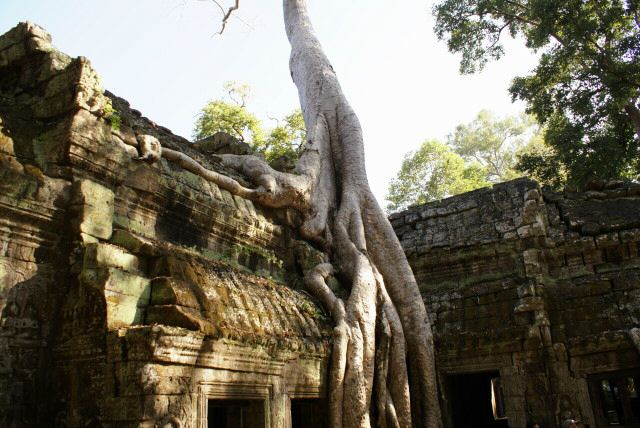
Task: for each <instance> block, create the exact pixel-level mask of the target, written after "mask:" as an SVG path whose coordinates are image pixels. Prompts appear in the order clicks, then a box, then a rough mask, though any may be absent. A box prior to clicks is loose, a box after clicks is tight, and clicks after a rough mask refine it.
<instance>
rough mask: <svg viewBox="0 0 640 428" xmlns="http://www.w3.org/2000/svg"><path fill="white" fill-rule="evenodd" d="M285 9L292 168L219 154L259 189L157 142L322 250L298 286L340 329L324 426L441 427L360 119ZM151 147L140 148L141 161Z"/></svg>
mask: <svg viewBox="0 0 640 428" xmlns="http://www.w3.org/2000/svg"><path fill="white" fill-rule="evenodd" d="M236 4H237V3H236ZM283 6H284V21H285V28H286V33H287V37H288V39H289V42H290V44H291V57H290V70H291V76H292V78H293V81H294V83H295V85H296V86H297V88H298V94H299V98H300V105H301V107H302V112H303V116H304V119H305V125H306V128H307V142H306V145H305V148H304V150H303V152H302V154H301V156H300V159H299V161H298V164H297V165H296V169H295V170H294V172H293V173H291V174H289V173H282V172H278V171H275V170H273V169H272V168H271V167H269V165H267V164H266V163H265V162H264V161H263V160H261V159H259V158H256V157H253V156H236V155H222V156H221V159H222V162H223V164H224V165H225V166H227V167H231V168H234V169H236V170H237V171H239V172H241V173H243V174H244V175H246V176H247V177H248V178H249V179H250V180H251V181H252V182H253V183H255V185H256V187H255V188H246V187H244V186H242V185H240V184H239V183H238V182H237V181H235V180H233V179H231V178H229V177H226V176H224V175H221V174H219V173H217V172H215V171H210V170H207V169H205V168H204V167H202V166H201V165H199V164H198V163H197V162H196V161H194V160H193V159H192V158H190V157H188V156H186V155H184V154H182V153H180V152H177V151H173V150H170V149H165V148H160V150H161V155H162V156H163V157H165V158H167V159H168V160H171V161H174V162H177V163H179V164H180V165H181V166H182V167H183V168H185V169H187V170H189V171H192V172H194V173H195V174H198V175H200V176H202V177H204V178H205V179H207V180H210V181H212V182H215V183H216V184H218V185H219V186H220V187H222V188H224V189H227V190H229V191H231V192H233V193H235V194H237V195H240V196H242V197H245V198H249V199H252V200H254V201H256V202H258V203H261V204H263V205H266V206H270V207H283V206H287V207H293V208H295V209H297V210H298V211H300V212H301V213H302V214H303V216H304V219H305V220H304V224H303V225H302V227H301V233H302V235H303V236H304V237H305V238H307V239H309V240H311V241H313V242H315V243H316V244H317V245H319V246H321V247H322V248H323V250H324V251H325V253H326V254H327V262H326V263H323V264H321V265H319V266H317V267H315V268H314V269H312V270H311V271H310V272H308V273H307V275H306V278H305V284H306V286H307V287H308V289H309V290H310V291H311V292H312V293H313V294H314V295H315V296H316V297H317V298H318V299H319V300H320V301H321V302H322V304H323V305H324V306H325V307H326V309H327V310H328V311H330V313H331V315H332V317H333V319H334V321H335V325H336V326H335V329H334V343H333V351H332V356H331V361H330V368H329V379H328V381H329V394H328V395H329V397H328V398H329V406H330V419H331V426H332V427H334V428H340V427H346V428H358V427H362V428H369V427H372V426H376V427H385V428H386V427H403V428H404V427H411V426H414V427H426V428H438V427H441V426H442V422H441V415H440V407H439V402H438V394H437V381H436V370H435V355H434V346H433V336H432V331H431V325H430V321H429V318H428V316H427V312H426V309H425V306H424V303H423V301H422V297H421V295H420V292H419V290H418V286H417V283H416V281H415V278H414V276H413V273H412V271H411V268H410V266H409V263H408V262H407V259H406V257H405V254H404V251H403V249H402V247H401V246H400V243H399V242H398V239H397V237H396V235H395V233H394V231H393V229H392V227H391V225H390V224H389V222H388V220H387V218H386V216H385V214H384V212H383V210H382V209H381V208H380V207H379V205H378V203H377V201H376V199H375V197H374V196H373V193H372V192H371V190H370V188H369V184H368V181H367V175H366V171H365V162H364V146H363V137H362V130H361V127H360V123H359V121H358V118H357V116H356V114H355V113H354V111H353V109H352V108H351V106H350V105H349V103H348V102H347V100H346V98H345V96H344V94H343V93H342V90H341V88H340V84H339V82H338V79H337V77H336V73H335V72H334V70H333V67H332V66H331V63H330V62H329V60H328V59H327V57H326V56H325V54H324V52H323V50H322V47H321V45H320V42H319V41H318V39H317V38H316V36H315V34H314V31H313V29H312V26H311V22H310V20H309V17H308V15H307V10H306V5H305V1H304V0H284V2H283ZM227 18H228V17H227ZM147 146H149V145H148V144H146V145H145V147H147ZM141 147H142V145H141ZM157 155H158V154H153V153H143V156H144V157H145V158H146V159H155V158H156V157H158V156H157ZM333 274H336V275H337V276H338V277H339V278H340V279H341V280H342V281H344V282H348V288H350V295H349V297H348V299H347V300H346V301H342V300H341V299H339V298H337V297H336V296H335V295H334V293H333V292H332V291H331V290H330V289H329V287H328V286H327V283H326V280H327V278H328V277H329V276H330V275H333Z"/></svg>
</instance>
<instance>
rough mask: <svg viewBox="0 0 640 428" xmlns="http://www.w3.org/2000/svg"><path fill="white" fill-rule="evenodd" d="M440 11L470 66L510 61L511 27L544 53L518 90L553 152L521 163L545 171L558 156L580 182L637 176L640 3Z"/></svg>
mask: <svg viewBox="0 0 640 428" xmlns="http://www.w3.org/2000/svg"><path fill="white" fill-rule="evenodd" d="M434 14H435V16H436V26H435V31H436V34H437V35H438V37H439V38H440V39H444V40H446V41H447V44H448V47H449V50H451V51H452V52H455V53H459V54H461V55H462V58H461V62H460V70H461V72H463V73H473V72H475V71H478V70H481V69H482V68H483V67H484V66H485V65H486V63H487V62H488V61H490V60H493V59H498V58H500V57H501V56H502V55H503V54H504V47H503V45H502V43H501V42H502V38H503V36H504V34H505V33H508V34H509V35H511V36H513V37H519V38H522V39H523V40H524V42H525V43H526V46H527V47H529V48H531V49H533V50H534V51H537V52H540V53H541V56H540V62H539V64H538V66H537V67H536V68H535V70H533V72H532V73H531V74H530V75H528V76H524V77H516V78H515V79H514V81H513V83H512V86H511V88H510V92H511V94H512V96H513V98H514V99H521V100H524V101H525V102H527V105H528V107H527V111H528V112H529V113H531V114H533V115H534V116H535V117H536V119H537V120H538V121H539V122H540V123H541V124H543V125H544V128H545V134H544V138H545V141H546V143H547V145H548V146H549V148H550V150H548V151H547V152H546V154H545V156H530V157H527V158H525V161H523V162H521V163H520V164H519V165H520V167H521V168H527V172H529V173H534V174H535V173H536V171H537V172H540V171H541V170H542V169H545V168H546V165H545V164H544V163H545V162H547V163H551V164H553V165H554V168H565V169H566V171H567V173H568V179H569V181H570V182H573V183H575V184H582V183H585V182H586V181H589V180H590V179H593V178H618V177H636V176H637V174H638V172H639V171H640V170H639V168H638V154H639V138H638V137H640V110H639V109H638V101H639V99H640V20H639V16H638V1H637V0H627V1H623V0H604V1H603V0H443V1H441V2H439V3H438V4H436V6H435V7H434ZM636 134H637V135H636ZM547 169H548V168H547ZM547 172H549V171H547Z"/></svg>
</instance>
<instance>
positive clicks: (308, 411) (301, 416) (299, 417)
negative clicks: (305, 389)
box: [291, 398, 329, 428]
mask: <svg viewBox="0 0 640 428" xmlns="http://www.w3.org/2000/svg"><path fill="white" fill-rule="evenodd" d="M325 403H326V402H325V400H321V399H317V398H301V399H297V398H296V399H291V428H329V421H328V418H327V416H328V409H327V408H326V404H325Z"/></svg>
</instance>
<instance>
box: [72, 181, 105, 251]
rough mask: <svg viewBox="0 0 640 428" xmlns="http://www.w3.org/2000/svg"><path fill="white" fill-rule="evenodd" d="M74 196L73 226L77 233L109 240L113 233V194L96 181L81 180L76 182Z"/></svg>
mask: <svg viewBox="0 0 640 428" xmlns="http://www.w3.org/2000/svg"><path fill="white" fill-rule="evenodd" d="M72 194H73V199H72V209H73V211H75V214H76V218H75V220H74V221H73V224H74V226H75V227H76V228H77V231H78V232H83V233H87V234H89V235H92V236H95V237H96V238H102V239H109V238H110V237H111V233H112V231H113V226H112V223H113V200H114V194H113V192H112V191H111V190H110V189H108V188H107V187H105V186H103V185H101V184H98V183H96V182H94V181H91V180H87V179H81V180H78V181H76V182H74V184H73V190H72Z"/></svg>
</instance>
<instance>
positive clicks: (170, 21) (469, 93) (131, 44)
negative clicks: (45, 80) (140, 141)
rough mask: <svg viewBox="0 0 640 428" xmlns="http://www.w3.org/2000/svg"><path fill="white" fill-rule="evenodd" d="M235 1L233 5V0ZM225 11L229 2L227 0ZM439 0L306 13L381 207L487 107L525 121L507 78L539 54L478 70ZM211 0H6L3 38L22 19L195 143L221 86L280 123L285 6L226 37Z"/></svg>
mask: <svg viewBox="0 0 640 428" xmlns="http://www.w3.org/2000/svg"><path fill="white" fill-rule="evenodd" d="M230 3H231V2H230V1H229V0H227V2H226V4H230ZM223 4H224V2H223ZM432 4H433V0H400V1H398V0H395V1H394V0H346V1H345V0H308V6H309V14H310V17H311V19H312V21H313V24H314V27H315V29H316V32H317V34H318V37H319V39H320V41H321V43H322V44H323V47H324V49H325V52H326V53H327V55H328V57H329V59H330V60H331V62H332V64H333V67H334V69H335V70H336V72H337V74H338V78H339V80H340V82H341V85H342V88H343V91H344V92H345V95H346V96H347V98H348V100H349V102H350V103H351V105H352V106H353V108H354V110H355V111H356V113H357V114H358V117H359V118H360V122H361V124H362V128H363V133H364V141H365V153H366V163H367V171H368V176H369V182H370V184H371V188H372V190H373V192H374V194H375V195H376V197H377V198H378V200H379V202H380V203H381V204H382V205H386V203H385V201H384V197H385V195H386V193H387V187H388V184H389V181H390V180H391V178H393V177H394V176H395V175H396V174H397V171H398V170H399V168H400V165H401V163H402V159H403V157H404V155H405V154H406V153H407V152H409V151H411V150H417V149H418V147H419V146H420V144H421V143H422V142H423V141H424V140H426V139H430V138H441V139H444V138H446V136H447V135H448V134H450V133H452V132H453V131H454V129H455V127H456V126H457V125H458V124H461V123H467V122H470V121H471V120H473V119H474V117H475V116H476V115H477V114H478V112H479V111H480V110H481V109H489V110H492V111H494V112H495V113H497V114H498V115H507V114H517V113H519V112H521V111H522V110H524V105H523V104H520V103H515V104H514V103H512V102H511V97H510V96H509V94H508V92H507V88H508V87H509V84H510V82H511V79H512V78H513V77H514V76H517V75H524V74H527V73H528V72H529V71H531V70H532V69H533V67H534V66H535V64H536V62H537V60H536V57H535V56H534V55H533V54H531V53H530V52H529V51H528V50H526V49H525V48H524V46H523V44H522V43H519V42H518V41H508V43H507V44H506V47H507V55H505V57H504V58H502V59H501V60H500V61H496V62H493V63H490V64H489V65H488V66H487V67H486V69H485V70H484V71H483V72H482V73H479V74H475V75H460V73H459V71H458V66H459V58H458V57H457V56H456V55H453V54H451V53H449V52H448V51H447V48H446V45H445V43H444V42H440V41H438V40H437V38H436V36H435V35H434V33H433V23H434V19H433V17H432V15H431V7H432ZM220 20H221V13H220V10H219V9H218V7H217V6H216V5H215V4H214V3H213V2H211V1H208V0H109V1H105V0H55V1H54V0H0V33H4V32H6V31H7V30H9V29H10V28H12V27H13V26H15V25H16V24H17V23H18V22H20V21H31V22H34V23H36V24H38V25H40V26H42V27H44V28H45V29H46V30H47V31H48V32H49V33H50V34H51V35H52V36H53V43H54V45H55V46H56V47H57V48H58V49H59V50H61V51H63V52H65V53H67V54H69V55H71V56H74V57H75V56H84V57H86V58H88V59H89V60H90V61H91V63H92V65H93V67H94V69H96V70H97V72H98V74H99V75H100V76H101V78H102V82H103V85H104V87H105V88H106V89H108V90H110V91H111V92H113V93H114V94H116V95H118V96H120V97H122V98H125V99H127V100H128V101H129V102H130V104H131V106H132V107H133V108H136V109H138V110H140V111H141V112H142V113H143V114H144V115H145V116H147V117H148V118H150V119H151V120H153V121H154V122H156V123H158V124H160V125H163V126H165V127H167V128H169V129H171V130H172V131H173V132H174V133H176V134H178V135H182V136H184V137H187V138H190V137H191V133H192V129H193V124H194V122H195V117H196V115H197V113H198V111H199V110H200V109H201V108H202V107H203V106H204V105H205V104H206V103H207V102H208V101H210V100H212V99H216V98H221V97H222V96H223V95H224V91H223V88H222V86H223V84H224V82H227V81H238V82H242V83H247V84H249V85H250V86H251V88H252V92H253V97H252V98H251V99H250V100H249V102H248V105H247V107H248V109H249V110H250V111H252V112H253V113H255V114H257V115H258V117H259V118H261V119H262V120H263V121H265V125H266V126H267V127H269V126H275V122H273V121H271V120H270V119H269V118H270V117H283V116H284V115H286V114H288V113H290V112H291V111H292V110H293V109H295V108H297V107H298V96H297V92H296V88H295V86H294V85H293V82H292V81H291V78H290V74H289V69H288V63H289V44H288V41H287V38H286V35H285V32H284V24H283V20H282V2H281V1H280V0H243V1H242V2H241V9H240V10H239V11H237V13H236V14H235V15H233V16H232V18H231V20H230V21H229V24H228V25H227V29H226V30H225V32H224V34H223V35H222V36H219V35H216V32H217V31H218V29H219V28H220Z"/></svg>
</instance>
